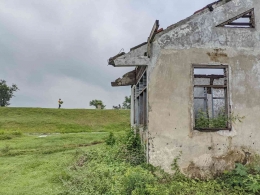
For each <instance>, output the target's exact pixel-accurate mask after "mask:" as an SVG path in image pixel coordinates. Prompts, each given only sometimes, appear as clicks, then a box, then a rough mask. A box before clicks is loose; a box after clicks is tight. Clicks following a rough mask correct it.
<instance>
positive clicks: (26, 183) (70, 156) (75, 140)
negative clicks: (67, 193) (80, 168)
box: [0, 108, 130, 195]
mask: <svg viewBox="0 0 260 195" xmlns="http://www.w3.org/2000/svg"><path fill="white" fill-rule="evenodd" d="M129 117H130V111H129V110H86V109H44V108H0V194H5V195H17V194H19V195H23V194H24V195H40V194H48V195H52V194H59V193H60V191H61V190H62V188H63V185H62V183H61V181H60V177H61V176H62V175H63V173H64V171H65V170H66V169H67V167H68V166H70V165H71V164H72V163H73V162H74V161H75V158H77V156H78V155H79V154H82V153H84V152H85V151H87V150H89V149H91V148H95V147H99V146H100V145H102V143H103V142H104V139H105V138H106V137H107V136H108V132H114V133H115V134H120V133H121V132H124V131H125V129H127V128H128V129H129V128H130V124H129V121H130V119H129Z"/></svg>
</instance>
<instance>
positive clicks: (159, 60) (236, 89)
mask: <svg viewBox="0 0 260 195" xmlns="http://www.w3.org/2000/svg"><path fill="white" fill-rule="evenodd" d="M251 8H255V18H256V28H255V29H241V28H236V29H230V28H222V27H215V26H216V25H218V24H220V23H222V22H224V21H226V20H228V19H230V18H232V17H234V16H236V15H238V14H241V13H243V12H245V11H247V10H249V9H251ZM258 10H260V2H258V1H257V0H233V1H231V2H229V3H227V4H224V5H223V6H220V7H217V8H215V10H214V11H213V12H206V13H203V14H198V15H197V16H194V17H192V18H189V19H187V20H186V21H184V22H183V24H182V23H180V24H178V25H177V26H175V27H174V28H173V27H171V28H169V29H168V30H165V31H164V32H163V33H160V34H159V35H157V36H156V38H155V41H154V42H153V46H152V58H151V61H150V64H149V67H148V72H149V87H148V89H149V90H148V92H149V93H148V99H149V106H148V107H149V124H148V130H149V150H148V155H149V162H150V163H152V164H153V165H156V166H157V165H158V166H162V168H164V169H165V170H166V171H169V172H170V171H171V166H170V165H171V163H172V162H173V159H174V158H176V157H177V155H178V154H179V152H180V151H182V155H181V160H180V162H179V164H180V166H181V168H182V171H183V172H185V173H186V174H188V175H190V176H193V177H201V178H204V177H210V176H212V175H215V174H218V173H219V172H220V171H223V170H225V169H230V168H233V167H234V162H238V161H240V162H243V163H246V162H247V161H248V160H249V159H250V156H252V153H253V152H257V153H259V148H260V143H259V142H257V140H258V139H259V138H260V120H259V118H260V101H259V100H260V33H259V25H260V12H258ZM192 64H208V65H220V64H225V65H228V66H229V83H228V87H229V97H230V99H229V100H230V102H229V104H230V106H231V111H232V112H233V113H234V114H235V115H236V114H238V115H239V116H245V119H244V120H243V122H242V123H239V122H237V123H236V124H233V125H232V131H224V130H223V131H218V132H198V131H194V130H193V83H192Z"/></svg>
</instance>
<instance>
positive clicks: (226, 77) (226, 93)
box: [192, 64, 232, 132]
mask: <svg viewBox="0 0 260 195" xmlns="http://www.w3.org/2000/svg"><path fill="white" fill-rule="evenodd" d="M195 69H223V71H224V75H223V77H221V75H214V76H213V75H210V76H209V75H208V76H207V75H197V74H194V70H195ZM199 76H201V78H214V77H216V78H217V77H218V78H224V85H195V84H194V81H195V78H200V77H199ZM228 83H229V66H228V65H204V64H203V65H198V64H192V84H193V87H192V90H193V93H192V94H193V130H198V131H203V132H207V131H208V132H212V131H219V130H229V131H231V129H232V127H231V123H230V122H229V121H227V126H226V128H210V127H206V128H196V127H195V126H196V124H195V123H196V122H195V106H194V100H195V99H205V97H194V88H195V87H204V88H207V90H211V92H212V89H214V88H223V89H224V96H225V97H224V98H223V97H219V98H217V97H213V96H212V100H214V99H225V114H226V115H227V117H228V118H229V117H230V106H229V85H228ZM205 101H206V100H205ZM206 104H207V103H206ZM212 112H214V110H213V109H212ZM212 115H213V117H214V114H213V113H212Z"/></svg>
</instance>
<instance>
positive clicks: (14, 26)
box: [0, 0, 213, 108]
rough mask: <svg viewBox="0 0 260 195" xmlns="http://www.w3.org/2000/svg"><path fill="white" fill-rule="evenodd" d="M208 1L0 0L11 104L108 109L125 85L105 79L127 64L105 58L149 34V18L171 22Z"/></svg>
mask: <svg viewBox="0 0 260 195" xmlns="http://www.w3.org/2000/svg"><path fill="white" fill-rule="evenodd" d="M212 1H213V0H197V1H191V0H182V1H180V0H163V1H162V0H0V68H1V69H0V79H4V80H6V81H7V83H8V84H9V85H11V84H12V83H15V84H17V85H18V87H19V89H20V90H19V91H18V92H16V93H15V96H16V97H14V98H13V99H12V100H11V106H13V107H45V108H55V107H58V105H57V104H58V103H57V101H58V99H59V98H61V99H62V100H63V101H64V104H63V108H91V107H90V106H89V101H91V100H93V99H100V100H102V101H103V102H104V104H105V105H107V108H112V106H113V105H118V104H121V103H122V102H123V100H124V96H126V95H130V87H113V88H112V87H111V84H110V83H111V81H114V80H116V79H117V78H119V77H121V76H122V75H123V74H124V73H126V72H128V71H130V70H132V69H133V68H121V67H120V68H115V67H113V66H108V65H107V59H108V58H109V57H111V56H114V55H116V54H117V53H119V51H120V50H121V49H122V48H123V49H124V51H125V52H128V51H129V49H130V48H131V47H133V46H136V45H138V44H140V43H143V42H145V41H146V40H147V37H148V36H149V33H150V31H151V28H152V26H153V24H154V21H155V20H157V19H158V20H159V21H160V28H167V26H169V25H171V24H174V23H176V22H178V21H180V20H182V19H184V18H186V17H188V16H190V15H192V14H193V13H194V12H195V11H197V10H198V9H201V8H202V7H204V6H206V5H207V4H209V3H211V2H212Z"/></svg>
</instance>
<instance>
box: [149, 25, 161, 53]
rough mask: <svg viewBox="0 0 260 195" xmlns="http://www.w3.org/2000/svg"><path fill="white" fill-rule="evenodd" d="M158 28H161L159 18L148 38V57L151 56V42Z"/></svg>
mask: <svg viewBox="0 0 260 195" xmlns="http://www.w3.org/2000/svg"><path fill="white" fill-rule="evenodd" d="M158 28H159V20H155V23H154V25H153V28H152V30H151V33H150V36H149V37H148V39H147V56H148V58H150V57H151V43H152V41H153V39H154V37H155V35H156V32H157V30H158Z"/></svg>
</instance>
